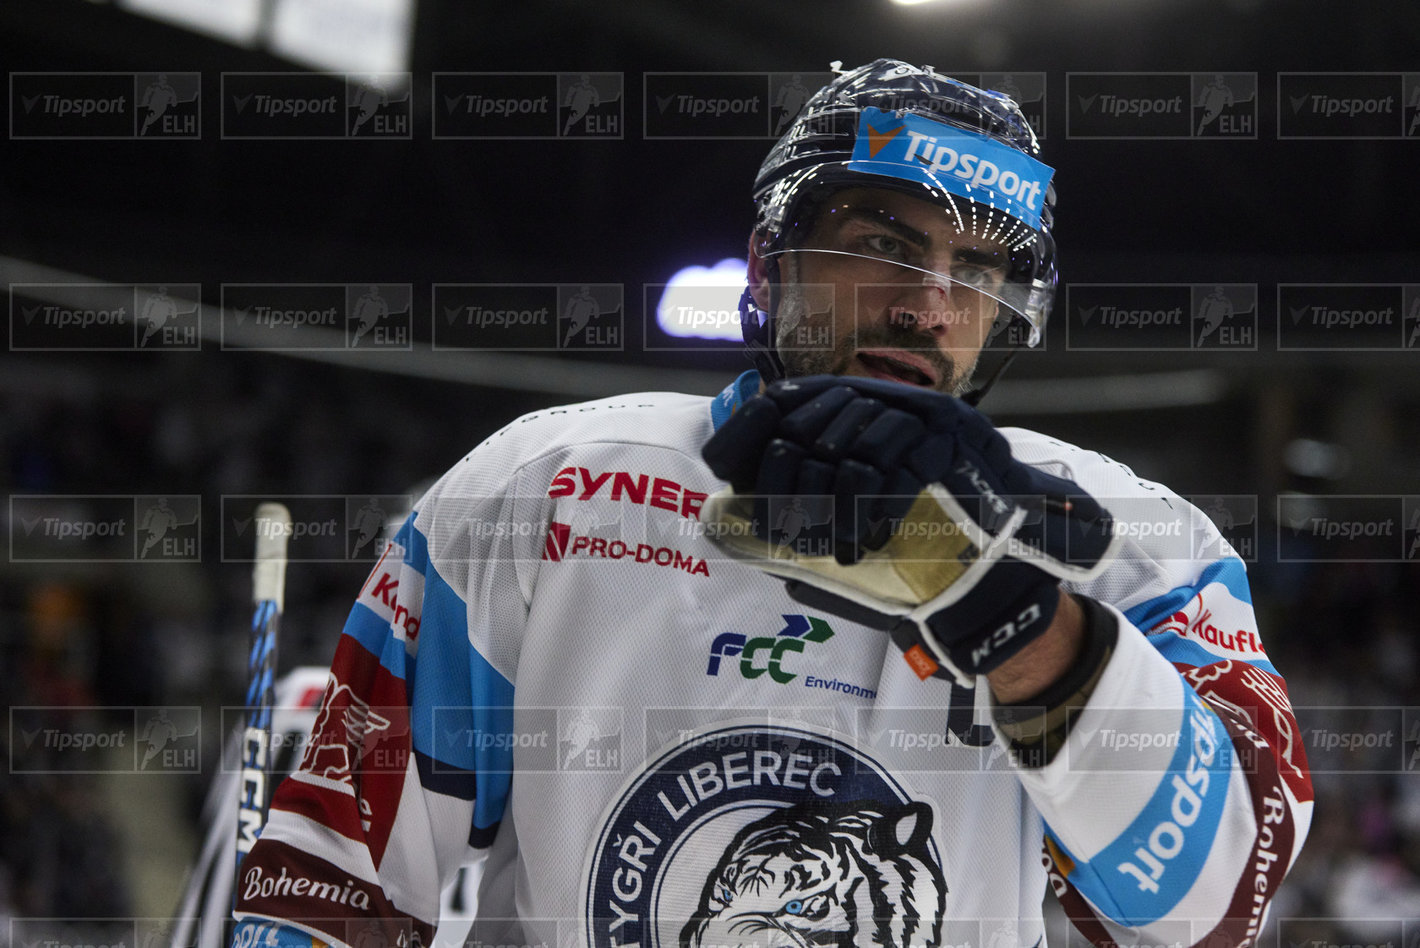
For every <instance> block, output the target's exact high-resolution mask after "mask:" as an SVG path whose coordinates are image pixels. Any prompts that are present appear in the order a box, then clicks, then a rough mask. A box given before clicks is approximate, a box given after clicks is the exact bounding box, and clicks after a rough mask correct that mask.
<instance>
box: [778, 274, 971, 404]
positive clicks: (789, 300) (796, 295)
mask: <svg viewBox="0 0 1420 948" xmlns="http://www.w3.org/2000/svg"><path fill="white" fill-rule="evenodd" d="M774 325H775V331H774V337H775V338H774V345H775V348H776V349H777V350H778V352H779V358H780V360H781V361H782V362H783V363H784V372H785V374H786V375H788V376H789V377H790V378H794V377H799V376H805V375H848V374H850V370H851V369H852V367H853V358H854V354H855V353H857V352H858V351H860V350H863V349H905V350H907V351H909V352H911V353H913V354H914V355H916V356H918V357H920V358H922V359H924V360H926V361H927V362H928V363H930V364H931V366H932V370H933V373H934V374H935V376H936V379H937V381H936V383H935V384H934V385H933V386H932V388H933V389H934V390H935V391H938V392H942V393H943V394H946V395H957V396H960V395H962V394H963V393H964V392H966V391H967V390H968V389H969V388H970V387H971V385H970V383H971V373H972V372H973V371H974V370H975V368H976V360H975V359H973V360H972V362H971V364H970V365H967V366H962V367H958V365H957V360H956V359H954V358H952V356H951V355H950V354H949V353H946V352H943V351H942V350H941V348H940V347H938V345H937V340H936V339H935V337H933V336H932V335H931V334H930V333H927V332H922V331H920V330H916V329H910V328H908V327H906V326H902V325H897V324H893V323H874V324H872V325H866V326H859V327H856V328H855V329H853V330H852V331H850V332H846V333H841V334H840V333H838V332H837V326H836V323H835V320H834V314H833V309H832V307H829V308H828V309H827V310H826V311H817V310H815V308H814V307H813V306H811V305H810V304H809V301H808V297H807V294H806V293H804V292H803V288H802V287H801V286H799V285H798V284H792V283H791V284H789V285H788V286H786V287H784V288H783V295H782V297H781V298H780V300H779V306H778V310H777V312H776V314H775V317H774ZM820 331H822V332H824V333H827V334H829V338H830V339H831V340H832V345H831V346H817V345H808V346H806V345H803V344H802V343H798V342H796V338H795V337H796V335H797V337H798V339H800V340H802V339H805V338H809V339H817V338H820V335H819V332H820ZM903 384H908V383H905V382H904V383H903Z"/></svg>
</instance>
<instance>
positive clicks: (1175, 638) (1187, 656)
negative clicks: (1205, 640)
mask: <svg viewBox="0 0 1420 948" xmlns="http://www.w3.org/2000/svg"><path fill="white" fill-rule="evenodd" d="M1146 638H1147V639H1148V640H1149V644H1150V645H1152V646H1153V647H1154V649H1155V650H1156V651H1157V652H1158V653H1159V654H1160V655H1162V656H1163V657H1164V658H1167V659H1168V660H1169V661H1171V662H1177V663H1179V664H1180V665H1192V666H1193V667H1195V668H1202V667H1203V666H1204V665H1213V664H1216V663H1218V662H1224V661H1229V659H1228V658H1227V657H1225V656H1222V655H1217V654H1214V653H1213V652H1210V651H1208V650H1207V649H1206V648H1204V647H1203V646H1202V645H1199V644H1198V643H1197V642H1191V641H1189V640H1188V639H1185V638H1181V637H1180V636H1179V634H1178V633H1177V632H1172V631H1170V632H1159V633H1157V634H1155V635H1149V636H1146ZM1232 660H1233V661H1242V662H1247V663H1248V664H1249V665H1254V666H1256V667H1258V668H1260V669H1262V670H1263V671H1265V672H1267V674H1269V675H1276V674H1278V672H1277V668H1276V666H1275V665H1273V664H1272V663H1271V662H1269V661H1268V660H1267V659H1265V658H1241V659H1232ZM1279 677H1280V676H1279Z"/></svg>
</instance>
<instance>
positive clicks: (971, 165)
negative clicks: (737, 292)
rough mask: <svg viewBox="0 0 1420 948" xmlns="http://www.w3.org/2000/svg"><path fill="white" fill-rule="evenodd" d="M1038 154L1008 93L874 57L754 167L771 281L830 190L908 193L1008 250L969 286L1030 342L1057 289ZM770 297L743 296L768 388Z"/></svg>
mask: <svg viewBox="0 0 1420 948" xmlns="http://www.w3.org/2000/svg"><path fill="white" fill-rule="evenodd" d="M904 133H905V134H904ZM1039 152H1040V145H1039V142H1038V141H1037V140H1036V137H1035V132H1034V131H1032V129H1031V127H1030V125H1029V123H1028V122H1027V121H1026V119H1025V116H1024V115H1023V114H1022V113H1021V109H1020V106H1018V105H1017V104H1016V103H1015V102H1014V101H1012V100H1011V99H1010V98H1009V97H1008V96H1006V95H1004V94H1002V93H999V92H992V91H988V90H985V89H978V88H976V87H975V86H971V85H967V84H966V83H964V82H958V81H957V80H955V79H952V78H950V77H947V76H943V75H941V74H939V73H937V72H935V71H934V70H933V69H932V67H930V66H923V67H917V66H912V65H909V64H907V63H904V62H900V61H898V60H893V59H878V60H875V61H873V62H871V63H869V64H868V65H866V66H861V67H859V68H857V69H853V70H850V71H847V72H841V73H840V74H839V75H838V76H837V77H836V78H835V79H834V80H833V81H832V82H830V83H829V84H828V85H826V86H824V87H823V88H822V89H820V90H819V91H818V92H817V93H815V94H814V96H813V97H812V98H810V99H809V101H808V102H807V103H805V105H804V108H803V110H802V111H801V112H800V113H799V115H798V117H797V118H796V119H795V121H794V124H793V125H792V126H791V127H790V128H789V131H788V132H787V133H786V134H785V135H784V136H783V137H782V138H780V139H779V141H778V142H777V143H776V144H775V145H774V147H773V149H771V150H770V152H769V155H768V157H766V158H765V160H764V163H763V164H762V165H761V166H760V169H759V174H758V175H757V176H756V178H755V182H754V191H753V197H754V201H755V209H756V216H755V235H756V238H755V239H756V241H757V250H758V251H759V254H760V256H762V257H764V258H765V259H766V262H767V263H768V264H769V267H770V276H771V278H772V280H771V282H772V283H777V282H778V279H777V278H778V264H777V258H778V257H779V256H780V255H782V254H783V253H785V252H786V251H789V250H794V249H796V248H798V247H799V246H800V245H801V244H802V242H803V241H804V239H805V238H806V237H807V236H808V233H809V231H810V229H811V228H812V227H813V225H814V223H815V221H816V219H817V216H818V214H819V212H820V211H822V210H823V209H824V208H825V207H826V206H827V205H828V204H829V203H830V201H831V198H832V196H833V195H834V194H835V193H837V192H840V191H842V190H844V189H846V188H851V187H858V188H865V187H866V188H885V189H890V190H895V191H899V192H902V193H906V194H909V195H911V196H913V197H916V198H920V199H922V200H925V201H927V202H929V203H931V204H934V205H937V206H938V207H940V208H941V209H942V210H943V213H944V214H945V215H947V216H948V217H949V218H950V220H951V221H952V223H953V225H954V226H955V227H956V228H957V229H958V230H960V231H962V232H965V233H969V234H971V235H973V236H975V237H979V238H984V239H988V240H990V241H992V242H993V243H995V244H999V245H1000V246H1001V247H1002V248H1003V250H1002V256H1003V259H1002V261H1001V272H1002V279H1001V281H1000V282H999V285H996V286H994V287H993V289H992V290H991V291H989V292H987V291H983V290H981V289H980V288H979V287H973V289H976V290H977V291H978V292H987V295H989V296H991V297H992V298H993V299H995V300H996V301H997V302H998V303H999V304H1001V306H1002V307H1003V308H1004V309H1005V310H1006V313H1005V314H1002V316H1001V317H1000V318H998V321H997V323H998V325H997V328H998V329H999V328H1001V327H1004V325H1006V324H1007V323H1008V322H1009V321H1010V320H1012V319H1020V320H1023V321H1024V324H1025V325H1024V326H1023V327H1022V328H1023V329H1024V330H1025V332H1024V335H1023V338H1024V339H1025V341H1026V343H1027V344H1028V345H1030V346H1035V345H1037V344H1038V343H1039V341H1040V339H1041V336H1042V333H1043V331H1044V329H1045V323H1046V320H1047V319H1048V317H1049V315H1050V308H1051V303H1052V301H1053V299H1054V295H1055V286H1056V282H1057V273H1056V269H1055V241H1054V239H1053V238H1052V237H1051V227H1052V225H1053V224H1054V207H1055V190H1054V186H1053V185H1052V184H1051V177H1052V175H1053V171H1052V170H1051V169H1050V168H1049V167H1047V166H1045V165H1044V164H1041V163H1040V162H1039V161H1036V160H1035V157H1034V156H1035V155H1037V154H1039ZM909 269H920V268H911V267H909ZM929 272H930V271H929ZM933 276H934V277H935V278H938V279H943V280H947V281H950V280H951V277H950V276H948V275H935V274H934V275H933ZM777 295H778V290H777V288H772V289H771V301H770V307H769V308H770V312H768V313H765V312H762V311H760V310H759V309H758V308H757V307H756V306H755V305H754V302H753V300H752V299H751V298H750V295H749V293H748V292H746V293H745V296H744V298H743V300H742V302H741V309H742V314H741V316H742V326H743V330H744V337H745V341H746V343H747V344H748V345H749V348H750V352H751V355H752V356H753V358H754V361H755V363H756V365H757V367H758V368H759V371H760V374H761V375H762V376H764V377H765V378H766V380H768V379H773V378H779V377H782V376H783V372H784V369H783V363H782V362H781V361H780V359H779V355H778V353H777V352H776V351H775V348H774V310H776V309H777ZM993 334H994V333H993Z"/></svg>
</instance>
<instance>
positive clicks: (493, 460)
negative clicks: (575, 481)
mask: <svg viewBox="0 0 1420 948" xmlns="http://www.w3.org/2000/svg"><path fill="white" fill-rule="evenodd" d="M711 430H712V427H711V420H710V399H709V398H708V397H706V396H704V395H685V394H681V393H677V392H637V393H634V394H629V395H616V396H613V397H611V398H602V399H597V400H595V401H587V402H578V403H576V404H571V405H558V406H555V407H552V408H544V409H540V410H538V411H535V412H530V413H528V414H526V415H523V416H522V417H520V418H516V419H514V420H513V421H511V422H509V423H508V424H506V425H504V426H503V427H502V428H500V429H499V430H497V431H495V432H494V433H493V434H491V435H489V436H488V438H486V439H485V440H484V441H483V443H481V444H479V445H478V446H477V447H475V448H474V449H473V450H472V451H470V452H469V453H468V454H466V455H465V456H464V457H463V459H462V460H460V461H459V462H458V463H457V464H455V465H454V466H453V468H451V469H450V470H449V472H448V474H446V475H445V477H444V481H450V482H453V483H457V484H459V485H461V486H465V487H469V486H474V485H478V486H484V487H489V488H492V487H494V486H495V485H496V484H497V483H499V482H503V483H506V482H507V480H508V479H510V478H511V477H513V476H516V474H517V473H518V472H519V471H521V470H523V469H524V468H526V467H528V466H529V465H531V464H534V463H536V462H538V461H539V460H542V459H546V458H550V457H554V456H557V455H565V454H567V453H568V452H569V451H575V452H577V453H585V452H588V451H595V450H597V448H598V446H603V447H605V448H608V449H611V450H626V449H634V448H636V447H638V446H640V447H645V448H659V449H669V450H672V451H678V452H681V453H686V454H691V455H693V456H695V457H696V458H698V457H699V453H700V446H701V445H702V444H704V442H705V441H706V440H707V439H708V438H709V437H710V433H711Z"/></svg>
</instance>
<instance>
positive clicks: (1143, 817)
mask: <svg viewBox="0 0 1420 948" xmlns="http://www.w3.org/2000/svg"><path fill="white" fill-rule="evenodd" d="M1183 694H1184V712H1183V724H1182V726H1181V727H1180V729H1179V740H1178V747H1177V749H1176V750H1175V751H1174V755H1173V759H1172V760H1171V761H1170V762H1169V767H1168V770H1167V771H1165V773H1164V774H1163V777H1162V778H1161V779H1160V780H1159V784H1158V787H1157V788H1156V789H1155V791H1154V794H1153V796H1152V797H1151V798H1150V799H1149V802H1148V803H1146V804H1145V805H1144V808H1143V809H1142V810H1141V811H1140V812H1139V815H1138V816H1137V817H1135V818H1134V821H1133V822H1132V823H1130V824H1129V826H1128V827H1126V828H1125V830H1124V832H1122V833H1120V834H1119V836H1118V837H1116V838H1115V840H1114V842H1112V843H1110V844H1109V845H1108V846H1105V847H1104V848H1103V849H1102V850H1100V851H1099V852H1098V853H1096V854H1095V857H1094V858H1093V859H1091V860H1089V861H1088V862H1085V861H1082V860H1080V859H1078V858H1077V857H1075V856H1074V855H1073V854H1069V853H1068V850H1065V848H1064V846H1060V848H1061V850H1062V851H1063V852H1066V853H1067V854H1068V855H1070V858H1071V860H1072V861H1073V862H1074V864H1075V865H1074V868H1073V869H1072V870H1071V871H1070V873H1069V875H1068V876H1067V878H1068V879H1069V880H1070V882H1071V884H1072V885H1074V886H1075V887H1076V888H1077V889H1079V890H1080V892H1081V893H1082V894H1083V895H1084V896H1085V897H1086V898H1088V899H1089V900H1090V901H1091V902H1093V903H1094V904H1095V905H1096V906H1097V907H1098V908H1099V909H1100V911H1102V912H1103V913H1104V914H1105V915H1106V916H1108V917H1109V919H1110V920H1111V921H1114V922H1117V923H1119V924H1121V925H1126V926H1129V927H1131V928H1137V927H1139V926H1141V925H1148V924H1151V923H1153V922H1156V921H1158V920H1159V919H1160V918H1163V917H1164V916H1165V915H1167V914H1168V913H1169V912H1170V911H1172V910H1173V908H1174V906H1176V905H1178V903H1179V901H1180V900H1181V899H1182V898H1183V897H1184V896H1185V895H1186V894H1187V893H1188V890H1189V889H1191V888H1192V887H1193V884H1194V882H1196V881H1197V879H1198V876H1199V875H1200V873H1201V872H1202V871H1203V864H1204V862H1206V861H1207V859H1208V854H1209V853H1210V852H1212V850H1213V841H1214V839H1215V838H1216V837H1217V834H1218V825H1219V823H1220V822H1221V820H1222V815H1223V803H1224V801H1225V800H1226V799H1227V795H1228V783H1229V781H1230V779H1231V777H1232V765H1233V758H1234V755H1233V745H1232V742H1231V741H1230V740H1229V738H1228V735H1227V731H1226V730H1225V729H1224V728H1223V725H1222V722H1221V721H1219V720H1218V717H1217V715H1215V714H1214V713H1213V712H1212V711H1210V710H1209V709H1208V708H1207V707H1206V706H1205V705H1204V704H1203V702H1202V700H1201V699H1200V698H1199V697H1198V695H1197V694H1195V693H1194V691H1193V689H1191V688H1184V689H1183ZM1047 833H1048V834H1049V835H1050V838H1051V840H1052V841H1053V842H1054V843H1055V844H1056V845H1060V840H1059V839H1058V838H1057V837H1056V836H1055V834H1054V833H1053V832H1051V831H1050V830H1049V829H1047Z"/></svg>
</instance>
